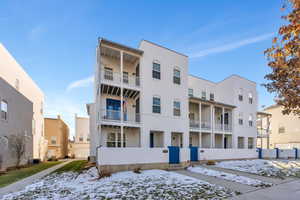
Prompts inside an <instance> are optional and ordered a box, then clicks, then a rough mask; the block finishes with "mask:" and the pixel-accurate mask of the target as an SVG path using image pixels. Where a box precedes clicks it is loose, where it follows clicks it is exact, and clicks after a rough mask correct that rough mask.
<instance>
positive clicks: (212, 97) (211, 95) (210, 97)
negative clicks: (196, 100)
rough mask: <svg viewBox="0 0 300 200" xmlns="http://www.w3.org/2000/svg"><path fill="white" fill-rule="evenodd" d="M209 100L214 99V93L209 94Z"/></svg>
mask: <svg viewBox="0 0 300 200" xmlns="http://www.w3.org/2000/svg"><path fill="white" fill-rule="evenodd" d="M209 100H211V101H214V100H215V95H214V93H210V94H209Z"/></svg>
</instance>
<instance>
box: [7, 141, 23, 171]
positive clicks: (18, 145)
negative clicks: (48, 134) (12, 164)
mask: <svg viewBox="0 0 300 200" xmlns="http://www.w3.org/2000/svg"><path fill="white" fill-rule="evenodd" d="M8 141H9V146H10V149H11V150H12V151H13V152H14V153H15V156H16V158H17V161H16V166H17V167H19V165H20V163H21V161H22V157H23V156H24V154H25V150H26V136H25V135H10V136H9V139H8Z"/></svg>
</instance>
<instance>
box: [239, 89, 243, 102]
mask: <svg viewBox="0 0 300 200" xmlns="http://www.w3.org/2000/svg"><path fill="white" fill-rule="evenodd" d="M239 100H240V101H243V89H242V88H240V89H239Z"/></svg>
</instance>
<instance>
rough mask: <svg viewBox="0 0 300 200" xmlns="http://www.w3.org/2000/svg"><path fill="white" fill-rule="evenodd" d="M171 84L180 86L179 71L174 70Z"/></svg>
mask: <svg viewBox="0 0 300 200" xmlns="http://www.w3.org/2000/svg"><path fill="white" fill-rule="evenodd" d="M173 73H174V74H173V83H175V84H178V85H180V70H179V69H174V72H173Z"/></svg>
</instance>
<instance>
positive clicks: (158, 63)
mask: <svg viewBox="0 0 300 200" xmlns="http://www.w3.org/2000/svg"><path fill="white" fill-rule="evenodd" d="M154 65H159V71H158V70H156V69H154ZM155 73H156V74H155ZM155 75H159V78H158V77H155ZM152 78H153V79H157V80H161V64H160V62H159V61H157V60H154V61H152Z"/></svg>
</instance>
